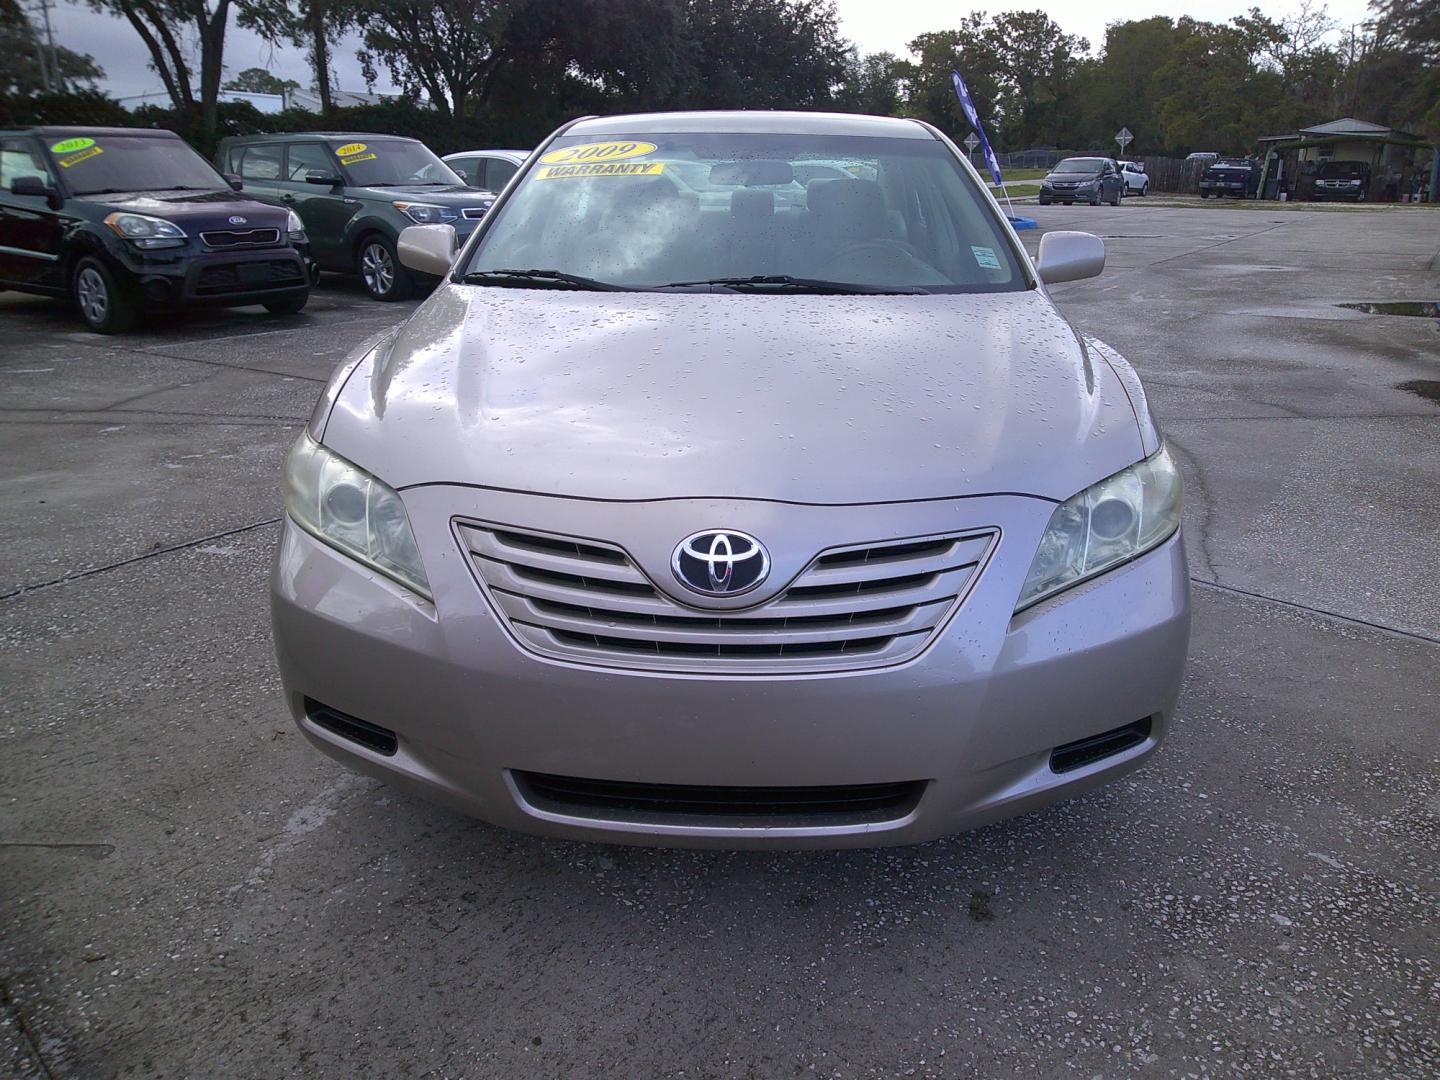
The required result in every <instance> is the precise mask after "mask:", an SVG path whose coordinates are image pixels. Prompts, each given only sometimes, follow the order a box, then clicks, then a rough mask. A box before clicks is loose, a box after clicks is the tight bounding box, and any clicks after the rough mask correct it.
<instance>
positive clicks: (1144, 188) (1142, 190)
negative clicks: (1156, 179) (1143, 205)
mask: <svg viewBox="0 0 1440 1080" xmlns="http://www.w3.org/2000/svg"><path fill="white" fill-rule="evenodd" d="M1149 190H1150V185H1149V184H1141V185H1140V198H1142V199H1143V198H1144V197H1145V193H1146V192H1148V191H1149Z"/></svg>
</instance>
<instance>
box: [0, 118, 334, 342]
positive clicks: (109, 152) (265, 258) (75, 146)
mask: <svg viewBox="0 0 1440 1080" xmlns="http://www.w3.org/2000/svg"><path fill="white" fill-rule="evenodd" d="M314 273H315V271H314V268H313V264H312V263H311V262H310V258H309V253H308V244H307V241H306V237H305V230H304V227H303V225H302V224H301V221H300V219H299V217H298V216H297V215H296V214H295V213H294V212H293V211H291V210H289V209H286V208H283V207H274V206H268V205H266V204H265V203H263V202H260V201H258V200H256V199H253V198H249V197H247V196H245V195H241V194H237V193H236V191H235V190H234V189H233V187H232V185H231V184H230V183H228V182H227V181H226V179H225V178H224V177H222V176H221V175H220V174H219V173H218V172H216V171H215V169H214V168H212V167H211V165H210V163H209V162H208V161H206V160H205V159H204V158H203V157H201V156H200V155H199V154H197V153H196V152H195V151H194V150H192V149H191V148H190V147H189V145H188V144H186V143H185V141H184V140H182V139H181V138H180V136H178V135H176V134H174V133H173V132H169V131H158V130H154V129H149V128H80V127H33V128H24V129H19V130H12V131H0V288H6V289H15V290H17V291H20V292H31V293H39V294H41V295H47V296H68V297H70V298H71V299H72V300H73V301H74V303H75V307H76V309H77V310H78V311H79V313H80V317H81V318H82V319H83V320H84V321H85V324H86V325H87V326H88V327H90V329H92V330H95V331H97V332H98V333H102V334H112V333H117V332H119V331H123V330H128V329H129V328H130V327H131V326H133V325H134V324H135V322H136V320H137V319H138V318H139V317H140V315H141V314H143V313H144V312H146V311H157V310H164V309H174V308H182V307H216V306H230V305H238V304H263V305H264V306H265V308H266V309H267V310H268V311H271V312H274V313H276V314H289V313H293V312H297V311H299V310H300V309H301V308H303V307H304V306H305V302H306V300H307V299H308V298H309V296H310V286H311V283H312V281H313V279H314Z"/></svg>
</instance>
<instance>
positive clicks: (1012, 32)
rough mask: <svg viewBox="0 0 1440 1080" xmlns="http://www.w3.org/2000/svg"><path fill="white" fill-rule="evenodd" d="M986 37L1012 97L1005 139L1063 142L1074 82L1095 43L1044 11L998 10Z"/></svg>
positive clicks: (1019, 143) (1005, 92) (1011, 142)
mask: <svg viewBox="0 0 1440 1080" xmlns="http://www.w3.org/2000/svg"><path fill="white" fill-rule="evenodd" d="M982 39H983V41H984V42H985V44H986V46H987V47H988V48H989V49H990V50H991V51H992V52H993V53H994V54H995V56H996V57H997V59H998V70H997V72H996V75H997V81H998V83H999V84H1000V87H1001V90H1002V93H1003V95H1004V97H1005V98H1006V99H1008V102H1007V105H1008V107H1007V108H1005V109H1004V110H1003V111H1004V113H1005V114H1006V130H1005V136H1006V138H1005V140H1004V141H1005V142H1006V143H1007V144H1008V145H1012V146H1032V145H1035V144H1037V143H1042V142H1049V143H1050V144H1051V145H1054V144H1055V143H1057V142H1059V141H1060V131H1061V128H1062V126H1063V120H1064V108H1065V106H1066V105H1068V104H1069V102H1068V100H1067V99H1068V96H1069V90H1070V88H1071V82H1072V80H1073V79H1074V76H1075V70H1076V67H1077V65H1078V63H1079V60H1080V57H1081V56H1083V55H1084V54H1085V53H1086V52H1087V51H1088V50H1089V48H1090V43H1089V42H1088V41H1086V40H1085V39H1084V38H1082V37H1076V36H1075V35H1073V34H1067V33H1065V32H1064V31H1063V30H1061V29H1060V27H1059V25H1058V24H1057V23H1056V22H1055V21H1054V20H1053V19H1051V18H1050V17H1049V16H1048V15H1046V14H1045V13H1044V12H1043V11H1007V12H1003V13H1001V14H999V15H996V16H994V18H992V19H991V21H990V25H989V26H988V27H986V28H985V30H984V32H983V34H982Z"/></svg>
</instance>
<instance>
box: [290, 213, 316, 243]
mask: <svg viewBox="0 0 1440 1080" xmlns="http://www.w3.org/2000/svg"><path fill="white" fill-rule="evenodd" d="M285 231H286V232H287V233H289V234H290V242H291V243H292V244H303V243H306V242H307V241H308V240H309V239H310V238H309V237H308V236H306V235H305V223H304V222H303V221H301V220H300V215H299V214H297V213H295V211H294V210H291V211H290V214H289V216H288V217H286V218H285Z"/></svg>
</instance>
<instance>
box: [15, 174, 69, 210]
mask: <svg viewBox="0 0 1440 1080" xmlns="http://www.w3.org/2000/svg"><path fill="white" fill-rule="evenodd" d="M10 194H11V195H29V196H31V197H32V198H36V199H44V200H45V204H46V205H47V206H49V207H50V209H51V210H59V209H60V207H61V206H62V205H63V204H64V202H65V200H64V199H62V198H61V197H60V192H59V191H57V190H56V189H55V188H53V187H51V186H50V185H49V184H47V183H46V182H45V181H44V180H43V179H41V178H40V177H38V176H17V177H16V178H15V179H14V180H11V181H10Z"/></svg>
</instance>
